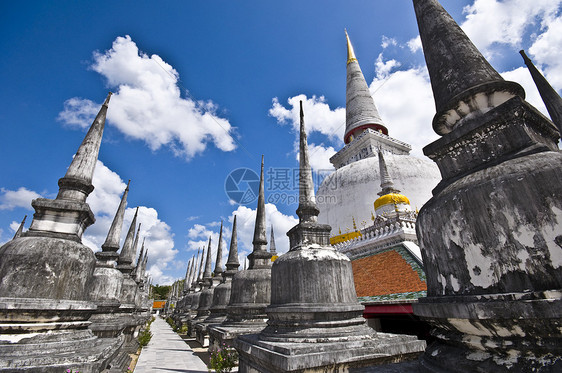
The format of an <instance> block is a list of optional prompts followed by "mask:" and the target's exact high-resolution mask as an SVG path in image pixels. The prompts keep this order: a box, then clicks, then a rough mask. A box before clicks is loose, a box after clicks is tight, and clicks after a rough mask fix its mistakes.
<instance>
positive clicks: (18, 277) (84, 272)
mask: <svg viewBox="0 0 562 373" xmlns="http://www.w3.org/2000/svg"><path fill="white" fill-rule="evenodd" d="M26 235H27V233H25V234H24V236H22V237H20V238H17V239H15V240H12V241H9V242H8V243H6V244H5V245H4V246H2V247H1V248H0V258H2V260H0V297H18V298H45V299H67V300H87V299H88V294H87V286H88V285H89V282H90V281H91V277H92V275H93V272H94V266H95V261H96V260H95V257H94V254H93V252H92V250H91V249H90V248H88V247H86V246H84V245H82V244H81V243H78V242H75V241H71V240H65V239H60V238H50V237H27V236H26Z"/></svg>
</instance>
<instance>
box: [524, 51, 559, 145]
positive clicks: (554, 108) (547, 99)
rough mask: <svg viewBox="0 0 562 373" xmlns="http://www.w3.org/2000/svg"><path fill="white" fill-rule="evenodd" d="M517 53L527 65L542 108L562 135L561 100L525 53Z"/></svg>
mask: <svg viewBox="0 0 562 373" xmlns="http://www.w3.org/2000/svg"><path fill="white" fill-rule="evenodd" d="M519 53H520V54H521V56H523V61H525V65H527V68H528V70H529V72H530V73H531V77H532V78H533V81H534V82H535V85H536V86H537V89H538V91H539V94H540V95H541V98H542V101H543V102H544V106H546V110H547V111H548V115H550V119H552V122H553V123H554V125H555V126H556V127H557V128H558V132H560V134H562V98H561V97H560V95H559V94H558V92H556V90H555V89H554V88H552V86H551V85H550V83H549V82H548V81H547V80H546V78H545V77H544V76H543V75H542V74H541V73H540V71H539V70H538V69H537V68H536V67H535V65H534V64H533V62H532V61H531V60H530V59H529V57H527V55H526V54H525V51H524V50H521V51H519Z"/></svg>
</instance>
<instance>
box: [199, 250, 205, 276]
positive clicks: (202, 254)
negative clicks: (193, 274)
mask: <svg viewBox="0 0 562 373" xmlns="http://www.w3.org/2000/svg"><path fill="white" fill-rule="evenodd" d="M202 250H203V251H202V252H201V260H200V261H199V273H198V274H197V283H201V282H202V281H203V263H204V260H205V246H203V247H202Z"/></svg>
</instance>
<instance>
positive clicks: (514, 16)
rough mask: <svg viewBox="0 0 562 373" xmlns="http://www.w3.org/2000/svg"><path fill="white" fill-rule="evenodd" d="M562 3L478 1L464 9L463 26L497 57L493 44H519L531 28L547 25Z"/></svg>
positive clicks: (553, 0)
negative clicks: (464, 18) (464, 19)
mask: <svg viewBox="0 0 562 373" xmlns="http://www.w3.org/2000/svg"><path fill="white" fill-rule="evenodd" d="M561 4H562V1H561V0H534V1H529V0H510V1H498V0H476V1H474V3H473V4H472V5H468V6H466V7H465V8H464V9H463V11H464V13H465V14H466V21H465V22H463V23H462V24H461V27H462V29H463V30H464V31H465V32H466V34H467V35H468V37H469V38H470V39H471V40H472V41H473V43H474V44H475V45H476V46H477V47H478V48H479V49H480V50H481V51H482V52H483V53H484V55H486V56H487V57H488V58H489V57H491V56H494V44H496V43H497V44H507V45H510V46H513V47H518V46H520V45H521V42H522V39H523V37H524V35H525V33H526V32H527V31H528V30H529V29H530V28H531V27H537V24H538V26H539V27H547V26H548V23H549V22H550V21H552V20H553V19H554V18H555V17H556V14H557V13H558V12H559V8H560V5H561Z"/></svg>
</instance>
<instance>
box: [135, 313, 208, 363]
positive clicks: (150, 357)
mask: <svg viewBox="0 0 562 373" xmlns="http://www.w3.org/2000/svg"><path fill="white" fill-rule="evenodd" d="M150 331H151V332H152V339H151V340H150V342H149V343H148V346H146V347H145V348H143V349H142V352H141V354H140V356H139V360H138V362H137V365H136V367H135V370H134V373H159V372H160V373H174V372H176V373H197V372H201V373H207V372H208V370H207V366H206V365H205V363H204V362H203V361H202V360H201V359H200V358H199V357H198V356H197V355H196V353H195V352H194V351H193V349H192V348H191V347H190V346H189V345H188V344H187V343H186V342H185V341H184V340H183V339H182V338H181V337H180V336H179V335H177V334H176V333H174V331H173V330H172V328H171V327H170V325H168V323H166V321H164V320H163V319H162V318H160V317H159V316H156V320H154V322H153V323H152V325H151V326H150Z"/></svg>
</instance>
